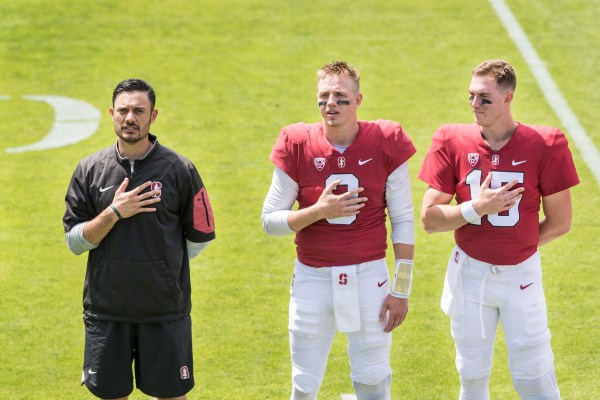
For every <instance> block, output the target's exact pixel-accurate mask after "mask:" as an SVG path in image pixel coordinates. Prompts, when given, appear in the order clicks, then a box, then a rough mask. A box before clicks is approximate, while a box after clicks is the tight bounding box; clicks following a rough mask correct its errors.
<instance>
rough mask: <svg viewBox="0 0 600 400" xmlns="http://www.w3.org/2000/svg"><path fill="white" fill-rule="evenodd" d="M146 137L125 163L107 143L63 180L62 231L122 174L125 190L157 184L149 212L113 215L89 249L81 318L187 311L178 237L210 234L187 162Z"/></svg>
mask: <svg viewBox="0 0 600 400" xmlns="http://www.w3.org/2000/svg"><path fill="white" fill-rule="evenodd" d="M149 138H150V141H151V142H154V147H153V148H152V150H151V151H150V153H149V154H148V155H146V157H145V158H144V159H141V160H136V161H135V163H134V165H133V168H132V167H131V165H130V162H129V160H127V159H122V158H121V157H119V154H118V152H117V147H116V145H113V146H111V147H109V148H106V149H104V150H101V151H99V152H97V153H94V154H92V155H90V156H88V157H86V158H85V159H83V160H82V161H81V162H80V163H79V165H78V166H77V168H76V170H75V172H74V173H73V177H72V178H71V183H70V185H69V189H68V191H67V195H66V197H65V202H66V212H65V215H64V218H63V224H64V228H65V232H68V231H69V230H70V229H71V228H73V227H74V226H75V225H77V224H79V223H82V222H85V221H90V220H92V219H94V218H95V217H96V216H97V215H98V214H100V213H101V212H102V211H103V210H105V209H106V208H107V207H109V205H110V204H111V202H112V200H113V198H114V195H115V191H116V190H117V188H118V187H119V186H120V184H121V183H122V182H123V179H124V178H125V177H129V186H128V187H127V189H126V190H127V191H129V190H132V189H134V188H136V187H137V186H139V185H141V184H142V183H144V182H147V181H151V182H153V184H152V186H151V188H153V189H156V188H160V189H161V193H160V197H161V201H160V202H158V203H155V204H153V205H152V207H156V209H157V210H156V212H149V213H139V214H136V215H134V216H132V217H130V218H126V219H122V220H119V221H118V222H117V223H116V224H115V226H114V227H113V228H112V230H111V231H110V232H109V233H108V235H107V236H106V237H105V238H104V239H103V240H102V242H101V243H100V245H99V246H98V247H97V248H95V249H93V250H91V251H90V252H89V255H88V262H87V271H86V276H85V284H84V288H83V309H84V314H85V315H86V316H89V317H92V318H97V319H103V320H109V321H121V322H133V323H143V322H159V321H171V320H176V319H179V318H181V317H183V316H185V315H188V314H189V313H190V311H191V299H190V296H191V285H190V266H189V260H188V255H187V246H186V243H185V241H186V239H187V240H189V241H192V242H196V243H202V242H207V241H210V240H212V239H214V238H215V231H214V220H213V216H212V208H211V206H210V201H209V199H208V194H207V193H206V190H205V188H204V185H203V183H202V179H201V178H200V175H199V174H198V172H197V171H196V168H195V167H194V165H193V164H192V162H191V161H189V160H188V159H186V158H185V157H183V156H181V155H179V154H177V153H175V152H174V151H172V150H170V149H168V148H166V147H163V146H161V145H160V144H159V143H158V141H157V140H156V137H155V136H153V135H151V134H150V135H149ZM132 171H133V172H132ZM148 190H151V189H148Z"/></svg>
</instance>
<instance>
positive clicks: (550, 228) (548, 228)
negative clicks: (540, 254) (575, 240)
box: [538, 218, 571, 247]
mask: <svg viewBox="0 0 600 400" xmlns="http://www.w3.org/2000/svg"><path fill="white" fill-rule="evenodd" d="M570 229H571V219H570V218H569V219H568V220H562V221H552V220H549V219H548V218H546V219H544V220H542V221H540V239H539V242H538V247H541V246H543V245H545V244H547V243H550V242H551V241H553V240H554V239H556V238H557V237H559V236H562V235H564V234H565V233H567V232H569V230H570Z"/></svg>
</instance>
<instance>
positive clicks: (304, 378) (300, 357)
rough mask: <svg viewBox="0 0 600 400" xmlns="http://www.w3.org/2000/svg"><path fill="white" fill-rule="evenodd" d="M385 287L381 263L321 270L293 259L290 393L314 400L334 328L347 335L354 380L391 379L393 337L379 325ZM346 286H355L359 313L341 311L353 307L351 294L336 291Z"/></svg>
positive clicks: (386, 279)
mask: <svg viewBox="0 0 600 400" xmlns="http://www.w3.org/2000/svg"><path fill="white" fill-rule="evenodd" d="M353 280H355V281H353ZM389 284H390V282H389V274H388V269H387V264H386V262H385V259H381V260H377V261H372V262H368V263H363V264H358V265H355V266H349V267H325V268H312V267H308V266H306V265H304V264H302V263H300V262H299V261H296V263H295V266H294V275H293V279H292V285H291V290H290V296H291V298H290V307H289V326H288V328H289V332H290V351H291V358H292V383H293V393H306V394H309V395H308V396H306V397H303V398H311V399H313V398H314V399H316V398H317V393H318V390H319V387H320V386H321V383H322V381H323V375H324V374H325V368H326V366H327V358H328V356H329V350H330V349H331V344H332V343H333V339H334V336H335V333H336V328H337V329H339V330H340V331H346V335H347V337H348V350H347V351H348V356H349V358H350V366H351V373H350V378H351V379H352V381H353V382H358V383H362V384H365V385H377V384H379V383H380V382H382V381H383V380H384V379H386V378H388V377H390V376H391V374H392V371H391V368H390V347H391V344H392V335H391V334H390V333H385V332H384V331H383V328H384V327H385V325H386V321H383V322H379V313H380V311H381V306H382V304H383V301H384V299H385V297H386V296H387V294H388V291H389ZM349 285H355V288H356V290H355V291H354V292H355V294H356V295H357V297H356V299H357V304H358V308H357V309H355V307H345V308H346V309H344V306H346V305H348V302H350V304H353V303H352V302H353V299H354V298H353V297H352V295H353V291H352V290H351V291H349V293H346V292H343V291H342V292H340V289H342V290H344V289H345V288H346V287H348V286H349ZM344 296H346V297H344ZM336 313H337V315H336ZM342 326H343V327H344V328H341V327H342ZM354 329H356V330H354ZM297 397H298V398H300V396H297ZM292 399H294V394H292Z"/></svg>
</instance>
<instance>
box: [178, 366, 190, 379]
mask: <svg viewBox="0 0 600 400" xmlns="http://www.w3.org/2000/svg"><path fill="white" fill-rule="evenodd" d="M179 375H180V376H181V379H190V370H189V369H188V367H187V366H185V365H184V366H183V367H181V368H179Z"/></svg>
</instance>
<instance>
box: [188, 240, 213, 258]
mask: <svg viewBox="0 0 600 400" xmlns="http://www.w3.org/2000/svg"><path fill="white" fill-rule="evenodd" d="M213 240H214V239H213ZM211 242H212V240H209V241H208V242H202V243H196V242H190V241H189V240H187V239H185V244H186V245H187V252H188V259H190V260H191V259H192V258H195V257H198V255H200V253H202V252H203V251H204V249H206V248H207V247H208V245H209V244H210V243H211Z"/></svg>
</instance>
